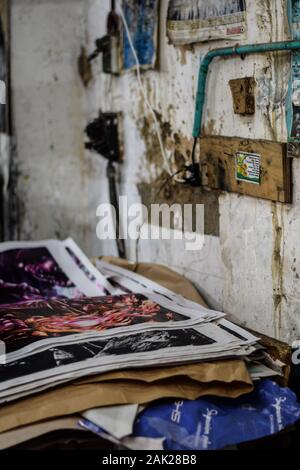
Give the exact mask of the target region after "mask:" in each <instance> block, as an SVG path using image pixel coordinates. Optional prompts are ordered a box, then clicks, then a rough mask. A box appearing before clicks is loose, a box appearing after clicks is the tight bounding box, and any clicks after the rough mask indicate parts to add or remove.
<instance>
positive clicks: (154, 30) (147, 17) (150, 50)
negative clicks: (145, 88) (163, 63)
mask: <svg viewBox="0 0 300 470" xmlns="http://www.w3.org/2000/svg"><path fill="white" fill-rule="evenodd" d="M158 6H159V0H143V1H141V0H139V1H137V0H124V2H123V9H124V13H125V18H126V21H127V24H128V28H129V32H130V35H131V39H132V42H133V46H134V48H135V50H136V54H137V57H138V60H139V63H140V65H141V66H142V67H143V68H154V67H155V63H156V57H157V55H156V49H157V34H158V17H159V14H158V13H159V12H158ZM134 67H136V60H135V57H134V55H133V53H132V49H131V47H130V43H129V40H128V36H127V33H126V31H124V69H125V70H130V69H131V68H134Z"/></svg>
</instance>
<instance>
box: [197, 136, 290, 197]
mask: <svg viewBox="0 0 300 470" xmlns="http://www.w3.org/2000/svg"><path fill="white" fill-rule="evenodd" d="M200 149H201V150H200V153H201V167H202V174H203V185H204V186H207V187H209V188H211V189H219V190H222V191H228V192H233V193H240V194H245V195H247V196H253V197H257V198H262V199H269V200H271V201H278V202H285V203H291V202H292V166H291V158H288V157H287V145H286V144H283V143H277V142H271V141H266V140H251V139H240V138H237V137H217V136H216V137H215V136H207V137H202V138H201V139H200ZM237 152H248V153H251V154H258V155H260V157H261V159H260V164H261V171H260V178H261V179H260V184H253V183H250V182H246V181H239V180H237V178H236V154H237Z"/></svg>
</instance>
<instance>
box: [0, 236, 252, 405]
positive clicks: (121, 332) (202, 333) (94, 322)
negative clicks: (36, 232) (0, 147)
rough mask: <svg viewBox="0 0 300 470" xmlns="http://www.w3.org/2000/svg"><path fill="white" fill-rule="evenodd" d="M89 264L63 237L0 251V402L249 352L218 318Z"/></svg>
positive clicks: (245, 341)
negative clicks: (99, 377) (0, 348)
mask: <svg viewBox="0 0 300 470" xmlns="http://www.w3.org/2000/svg"><path fill="white" fill-rule="evenodd" d="M99 263H100V264H98V269H96V268H95V267H94V266H93V265H92V264H91V263H90V261H89V260H88V259H87V258H86V257H85V255H84V254H83V253H82V252H81V250H80V249H79V248H78V246H77V245H76V244H75V243H74V242H73V241H72V240H70V239H69V240H66V241H64V242H58V241H48V242H39V243H30V244H26V243H25V244H24V243H14V244H3V245H2V246H1V248H0V286H1V287H0V299H1V300H0V301H1V305H0V341H1V342H2V344H4V345H5V354H4V355H3V356H2V364H1V365H0V403H5V402H8V401H11V400H15V399H17V398H20V397H23V396H26V395H29V394H32V393H37V392H39V391H42V390H44V389H46V388H48V387H54V386H57V385H60V384H63V383H65V382H68V381H71V380H74V379H76V378H79V377H83V376H87V375H93V374H99V373H103V372H108V371H112V370H120V369H128V368H141V367H150V366H152V367H153V366H163V365H173V364H184V363H189V362H200V361H204V360H206V361H207V360H211V359H212V360H215V359H220V358H229V357H243V356H248V355H250V354H251V353H252V352H253V351H254V350H255V344H256V342H257V338H256V337H254V336H253V335H251V334H249V333H248V332H246V331H245V330H243V329H242V328H240V327H238V326H236V325H234V324H233V323H231V322H229V321H227V320H226V319H224V315H223V314H222V313H220V312H216V311H212V310H208V309H206V308H204V307H202V306H200V305H198V304H196V303H194V302H191V301H188V300H186V299H184V298H183V297H181V296H178V295H176V294H174V293H172V292H171V291H169V290H168V289H164V288H162V287H160V286H158V285H157V284H155V283H153V282H150V281H149V282H148V281H146V280H145V279H144V278H143V277H141V276H137V275H136V274H134V273H131V274H130V275H128V271H126V270H122V269H121V270H120V268H115V267H110V265H109V266H107V265H105V263H102V262H99ZM123 271H125V274H126V275H125V274H124V272H123Z"/></svg>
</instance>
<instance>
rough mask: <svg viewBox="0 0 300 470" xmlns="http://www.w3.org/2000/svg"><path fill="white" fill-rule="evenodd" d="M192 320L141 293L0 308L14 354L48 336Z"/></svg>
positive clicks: (0, 334)
mask: <svg viewBox="0 0 300 470" xmlns="http://www.w3.org/2000/svg"><path fill="white" fill-rule="evenodd" d="M188 319H189V318H188V317H185V316H184V315H181V314H179V313H176V312H173V311H171V310H168V309H166V308H164V307H162V306H160V305H158V304H157V303H156V302H153V301H151V300H149V299H147V298H146V297H144V296H142V295H139V294H128V295H122V296H104V297H93V298H88V299H87V298H83V299H71V300H70V299H67V300H66V299H55V300H49V301H46V302H45V301H41V300H33V301H28V302H22V303H21V304H14V305H10V306H1V307H0V340H1V341H4V342H5V345H6V351H7V353H10V352H13V351H17V350H19V349H21V348H23V347H25V346H28V345H30V344H32V343H36V342H38V341H42V340H45V339H51V338H53V339H54V338H55V340H56V341H58V338H60V337H64V336H70V335H76V334H84V333H96V334H97V333H101V332H104V331H106V330H110V329H112V328H118V327H119V328H120V327H125V328H126V329H127V328H128V327H130V326H132V325H142V324H143V323H151V324H152V325H153V324H154V323H170V322H178V321H183V320H188Z"/></svg>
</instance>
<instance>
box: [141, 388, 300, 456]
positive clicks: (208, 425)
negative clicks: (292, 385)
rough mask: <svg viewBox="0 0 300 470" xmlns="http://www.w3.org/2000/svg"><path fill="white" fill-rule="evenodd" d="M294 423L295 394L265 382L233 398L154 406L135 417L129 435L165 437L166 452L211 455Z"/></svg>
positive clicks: (298, 408)
mask: <svg viewBox="0 0 300 470" xmlns="http://www.w3.org/2000/svg"><path fill="white" fill-rule="evenodd" d="M299 419H300V404H299V403H298V402H297V398H296V396H295V394H294V393H293V392H292V391H291V390H290V389H289V388H281V387H279V386H278V385H277V384H276V383H275V382H273V381H271V380H264V381H262V382H260V383H259V384H258V385H257V386H256V388H255V390H254V391H253V392H252V393H250V394H248V395H244V396H242V397H240V398H238V399H224V398H206V399H203V398H201V399H199V400H195V401H183V400H176V401H160V402H156V403H154V404H152V405H150V406H149V407H147V408H146V409H145V410H144V411H143V412H142V413H141V414H140V415H139V416H138V418H137V420H136V423H135V427H134V435H135V436H143V437H154V438H155V437H157V438H158V437H164V438H165V449H166V450H213V449H222V448H224V447H226V446H229V445H234V444H239V443H242V442H246V441H251V440H254V439H259V438H262V437H265V436H270V435H272V434H275V433H278V432H279V431H281V430H283V429H284V428H286V427H288V426H289V425H291V424H294V423H295V422H296V421H298V420H299Z"/></svg>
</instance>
